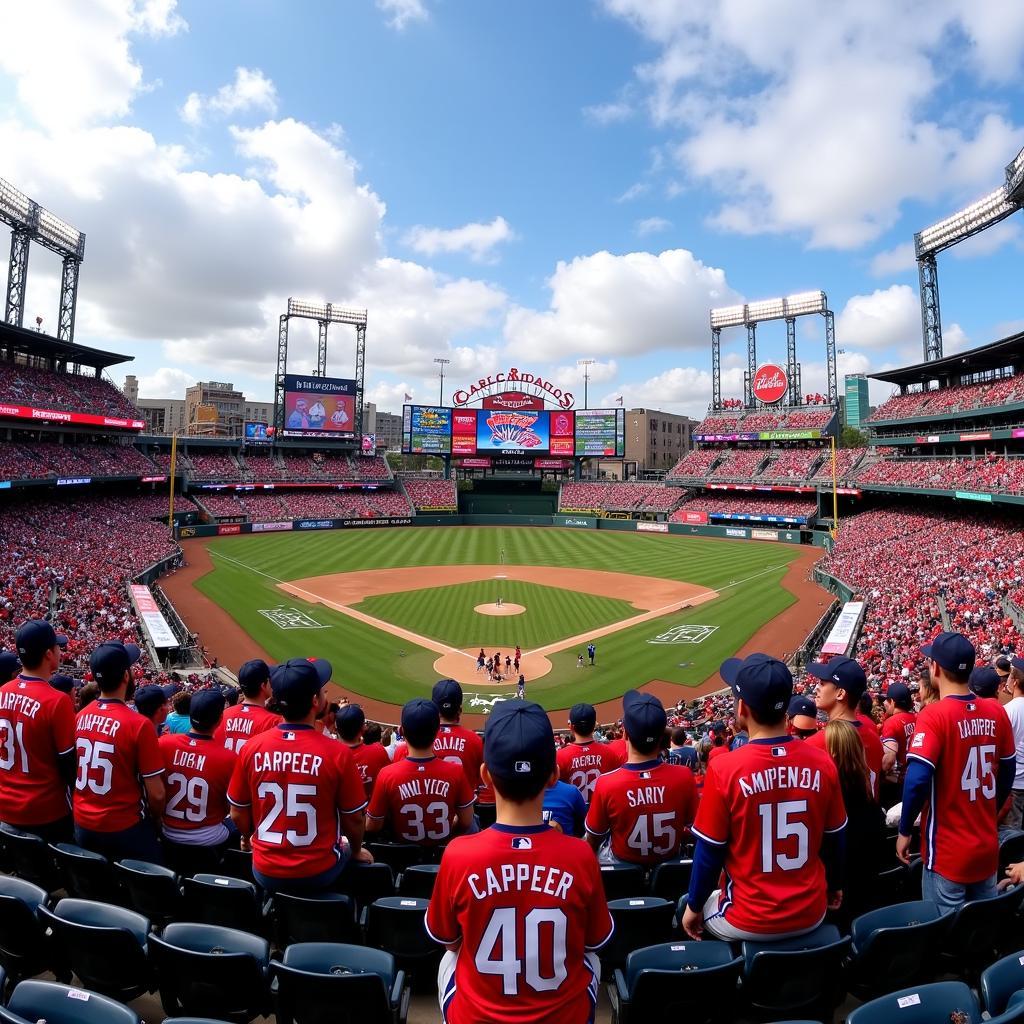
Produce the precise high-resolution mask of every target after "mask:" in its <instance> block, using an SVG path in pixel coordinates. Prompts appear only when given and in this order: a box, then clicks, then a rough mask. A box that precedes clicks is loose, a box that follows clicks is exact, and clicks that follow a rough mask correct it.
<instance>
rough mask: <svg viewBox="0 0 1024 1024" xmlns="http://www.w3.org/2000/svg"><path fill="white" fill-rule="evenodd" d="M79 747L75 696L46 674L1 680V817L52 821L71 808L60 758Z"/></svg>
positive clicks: (22, 822) (13, 821)
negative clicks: (43, 677)
mask: <svg viewBox="0 0 1024 1024" xmlns="http://www.w3.org/2000/svg"><path fill="white" fill-rule="evenodd" d="M74 749H75V709H74V707H73V706H72V704H71V698H70V697H69V696H68V695H67V694H66V693H61V692H60V690H55V689H54V688H53V687H52V686H51V685H50V684H49V683H48V682H46V680H45V679H37V678H35V677H33V676H25V675H22V676H18V677H17V678H16V679H12V680H11V681H10V682H9V683H5V684H4V685H3V686H0V821H6V822H7V823H8V824H9V825H47V824H49V823H50V822H53V821H58V820H59V819H61V818H66V817H67V816H68V814H70V813H71V799H70V797H69V795H68V787H67V783H65V782H64V780H63V779H62V778H61V777H60V772H59V771H58V770H57V758H58V757H59V756H60V755H62V754H70V753H71V752H72V751H74Z"/></svg>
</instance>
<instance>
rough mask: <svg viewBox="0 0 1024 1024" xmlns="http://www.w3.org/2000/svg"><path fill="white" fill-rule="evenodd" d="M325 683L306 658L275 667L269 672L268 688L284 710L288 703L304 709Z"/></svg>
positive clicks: (313, 665) (314, 666) (293, 659)
mask: <svg viewBox="0 0 1024 1024" xmlns="http://www.w3.org/2000/svg"><path fill="white" fill-rule="evenodd" d="M328 678H330V674H328ZM326 681H327V680H326V679H323V678H321V673H320V672H318V671H317V667H316V665H315V664H314V663H313V662H312V661H308V660H307V659H306V658H291V659H290V660H288V661H286V662H284V663H283V664H281V665H275V666H274V667H273V669H271V672H270V688H271V690H272V691H273V694H274V699H275V700H276V701H277V702H278V703H279V704H281V705H282V707H284V708H285V710H287V709H288V705H289V703H294V704H295V706H296V707H304V706H305V705H306V704H307V703H309V702H310V701H312V700H315V699H316V697H317V695H318V694H319V693H320V691H321V690H322V689H323V688H324V683H325V682H326Z"/></svg>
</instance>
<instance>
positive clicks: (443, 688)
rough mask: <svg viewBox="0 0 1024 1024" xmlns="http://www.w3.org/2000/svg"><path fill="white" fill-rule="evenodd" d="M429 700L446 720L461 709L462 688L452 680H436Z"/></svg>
mask: <svg viewBox="0 0 1024 1024" xmlns="http://www.w3.org/2000/svg"><path fill="white" fill-rule="evenodd" d="M430 699H431V700H432V701H433V702H434V703H435V704H436V705H437V706H438V708H440V710H441V714H443V715H444V716H445V717H446V718H447V717H449V716H451V715H453V714H454V713H455V712H456V711H458V710H459V708H461V707H462V687H461V686H459V684H458V683H457V682H455V680H454V679H438V681H437V682H436V683H434V689H433V690H431V691H430Z"/></svg>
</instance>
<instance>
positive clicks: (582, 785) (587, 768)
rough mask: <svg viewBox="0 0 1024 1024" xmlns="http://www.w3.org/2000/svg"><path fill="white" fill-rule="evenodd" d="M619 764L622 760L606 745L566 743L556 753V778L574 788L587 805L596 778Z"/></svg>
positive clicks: (592, 742) (590, 742) (590, 741)
mask: <svg viewBox="0 0 1024 1024" xmlns="http://www.w3.org/2000/svg"><path fill="white" fill-rule="evenodd" d="M621 764H622V759H621V758H620V757H619V755H618V754H617V753H616V752H615V751H614V750H612V748H611V747H610V746H609V745H608V744H607V743H597V742H595V741H594V740H589V741H588V742H586V743H576V742H573V743H567V744H566V745H565V746H564V747H562V749H561V750H559V751H558V777H559V778H560V779H561V780H562V781H563V782H568V783H569V784H570V785H572V786H575V787H576V788H577V789H578V790H579V791H580V793H581V794H582V795H583V799H584V800H586V801H587V802H588V803H589V802H590V798H591V796H592V795H593V793H594V783H595V782H597V780H598V777H599V776H601V775H604V774H605V773H606V772H612V771H615V769H616V768H618V767H619V765H621Z"/></svg>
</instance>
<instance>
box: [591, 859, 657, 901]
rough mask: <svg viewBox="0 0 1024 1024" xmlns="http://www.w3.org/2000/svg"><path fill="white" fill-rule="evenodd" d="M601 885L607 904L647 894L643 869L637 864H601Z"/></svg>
mask: <svg viewBox="0 0 1024 1024" xmlns="http://www.w3.org/2000/svg"><path fill="white" fill-rule="evenodd" d="M601 884H602V885H603V886H604V898H605V899H606V900H608V901H609V902H611V900H624V899H628V898H629V897H631V896H633V897H637V898H639V897H640V896H645V895H646V894H647V885H646V884H645V882H644V869H643V868H642V867H640V866H639V865H638V864H602V865H601Z"/></svg>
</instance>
